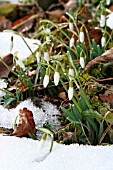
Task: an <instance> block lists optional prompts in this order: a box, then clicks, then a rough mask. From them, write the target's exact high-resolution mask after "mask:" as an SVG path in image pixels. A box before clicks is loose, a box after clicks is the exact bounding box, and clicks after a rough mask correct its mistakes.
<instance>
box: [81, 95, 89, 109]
mask: <svg viewBox="0 0 113 170" xmlns="http://www.w3.org/2000/svg"><path fill="white" fill-rule="evenodd" d="M81 107H82V110H83V111H85V110H87V109H88V106H87V104H86V100H84V97H83V96H82V94H81Z"/></svg>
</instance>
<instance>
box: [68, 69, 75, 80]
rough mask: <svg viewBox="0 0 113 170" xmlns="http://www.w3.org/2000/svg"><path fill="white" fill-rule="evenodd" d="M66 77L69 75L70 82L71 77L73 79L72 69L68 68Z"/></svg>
mask: <svg viewBox="0 0 113 170" xmlns="http://www.w3.org/2000/svg"><path fill="white" fill-rule="evenodd" d="M68 75H69V79H70V80H71V79H72V77H74V69H73V68H69V72H68Z"/></svg>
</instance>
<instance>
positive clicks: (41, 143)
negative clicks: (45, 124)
mask: <svg viewBox="0 0 113 170" xmlns="http://www.w3.org/2000/svg"><path fill="white" fill-rule="evenodd" d="M45 141H46V140H44V139H41V140H40V142H39V144H38V149H37V150H38V152H41V151H42V150H43V148H44V146H45Z"/></svg>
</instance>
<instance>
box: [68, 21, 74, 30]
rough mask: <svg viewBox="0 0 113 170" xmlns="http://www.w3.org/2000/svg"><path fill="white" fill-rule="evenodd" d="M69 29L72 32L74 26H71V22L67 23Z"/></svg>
mask: <svg viewBox="0 0 113 170" xmlns="http://www.w3.org/2000/svg"><path fill="white" fill-rule="evenodd" d="M69 29H70V31H73V29H74V26H73V23H72V22H69Z"/></svg>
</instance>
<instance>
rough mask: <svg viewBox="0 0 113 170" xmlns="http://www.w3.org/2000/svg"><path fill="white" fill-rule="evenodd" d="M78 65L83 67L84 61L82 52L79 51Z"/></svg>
mask: <svg viewBox="0 0 113 170" xmlns="http://www.w3.org/2000/svg"><path fill="white" fill-rule="evenodd" d="M80 66H81V67H82V68H84V67H85V61H84V57H83V56H82V52H81V53H80Z"/></svg>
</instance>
